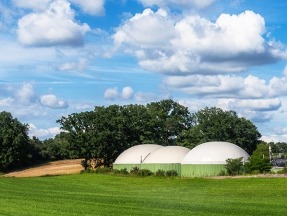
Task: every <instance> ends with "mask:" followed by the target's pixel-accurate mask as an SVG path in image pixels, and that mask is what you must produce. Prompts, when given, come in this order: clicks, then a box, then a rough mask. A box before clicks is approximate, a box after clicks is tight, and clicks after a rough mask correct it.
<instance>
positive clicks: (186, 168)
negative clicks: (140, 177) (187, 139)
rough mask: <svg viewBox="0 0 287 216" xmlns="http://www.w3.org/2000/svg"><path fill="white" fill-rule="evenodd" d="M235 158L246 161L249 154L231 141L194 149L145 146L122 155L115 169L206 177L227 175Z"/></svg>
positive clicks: (116, 162) (209, 143) (131, 149)
mask: <svg viewBox="0 0 287 216" xmlns="http://www.w3.org/2000/svg"><path fill="white" fill-rule="evenodd" d="M236 158H242V159H243V162H245V161H248V159H249V155H248V153H247V152H246V151H244V150H243V149H242V148H241V147H239V146H237V145H235V144H232V143H229V142H217V141H216V142H206V143H203V144H200V145H198V146H196V147H195V148H193V149H191V150H190V149H188V148H186V147H182V146H161V145H157V144H142V145H136V146H133V147H131V148H129V149H127V150H125V151H124V152H123V153H121V154H120V155H119V156H118V158H117V159H116V160H115V162H114V164H113V168H114V169H124V168H126V169H127V170H128V171H130V170H131V169H132V168H133V167H138V168H139V169H149V170H151V171H152V172H156V171H157V170H164V171H169V170H175V171H177V173H178V174H179V175H180V176H183V177H206V176H216V175H218V174H220V173H221V172H224V171H225V164H226V160H227V159H236Z"/></svg>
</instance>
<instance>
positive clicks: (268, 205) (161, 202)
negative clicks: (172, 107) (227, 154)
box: [0, 174, 287, 216]
mask: <svg viewBox="0 0 287 216" xmlns="http://www.w3.org/2000/svg"><path fill="white" fill-rule="evenodd" d="M286 213H287V179H283V178H281V179H275V178H274V179H255V178H250V179H223V180H214V179H180V178H156V177H146V178H140V177H124V176H114V175H99V174H82V175H67V176H54V177H37V178H0V215H11V216H21V215H27V216H28V215H29V216H33V215H37V216H40V215H53V216H55V215H56V216H62V215H69V216H72V215H77V216H80V215H81V216H84V215H205V216H206V215H228V216H230V215H244V216H247V215H267V216H270V215H276V216H278V215H286Z"/></svg>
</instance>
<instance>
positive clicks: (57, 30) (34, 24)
mask: <svg viewBox="0 0 287 216" xmlns="http://www.w3.org/2000/svg"><path fill="white" fill-rule="evenodd" d="M74 18H75V13H74V11H73V10H72V9H71V7H70V4H69V3H68V2H67V1H64V0H56V1H54V2H53V3H51V4H50V6H49V8H48V9H47V10H46V11H43V12H34V13H30V14H28V15H25V16H24V17H22V18H21V19H20V20H19V21H18V40H19V42H20V43H21V44H23V45H27V46H55V45H67V46H79V45H82V44H83V35H84V34H85V33H86V32H87V31H89V30H90V27H89V26H88V25H87V24H85V23H84V24H82V25H80V24H78V23H77V22H75V20H74Z"/></svg>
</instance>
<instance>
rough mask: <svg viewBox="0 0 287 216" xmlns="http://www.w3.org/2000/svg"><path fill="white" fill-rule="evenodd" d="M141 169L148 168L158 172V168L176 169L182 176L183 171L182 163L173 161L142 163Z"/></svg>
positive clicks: (165, 169)
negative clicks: (168, 162) (167, 162)
mask: <svg viewBox="0 0 287 216" xmlns="http://www.w3.org/2000/svg"><path fill="white" fill-rule="evenodd" d="M141 169H148V170H150V171H152V172H154V173H155V172H156V171H158V170H164V171H169V170H175V171H177V173H178V175H179V176H180V173H181V165H180V164H179V163H172V164H141Z"/></svg>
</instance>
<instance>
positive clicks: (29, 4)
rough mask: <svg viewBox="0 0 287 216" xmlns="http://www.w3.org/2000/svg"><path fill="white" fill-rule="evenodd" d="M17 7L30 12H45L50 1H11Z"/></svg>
mask: <svg viewBox="0 0 287 216" xmlns="http://www.w3.org/2000/svg"><path fill="white" fill-rule="evenodd" d="M12 1H13V3H14V4H15V5H16V6H17V7H21V8H27V9H32V10H45V9H47V8H48V6H49V4H50V3H51V2H52V0H25V1H23V0H12Z"/></svg>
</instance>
